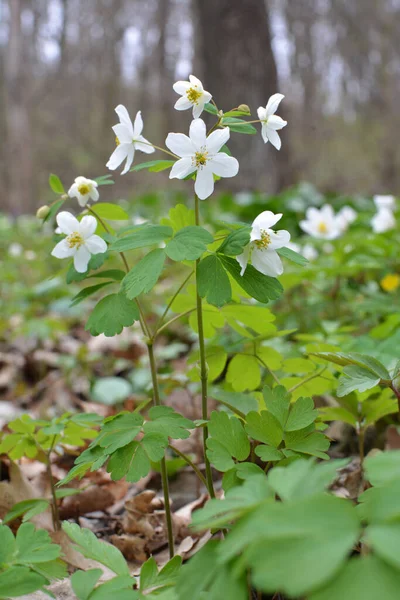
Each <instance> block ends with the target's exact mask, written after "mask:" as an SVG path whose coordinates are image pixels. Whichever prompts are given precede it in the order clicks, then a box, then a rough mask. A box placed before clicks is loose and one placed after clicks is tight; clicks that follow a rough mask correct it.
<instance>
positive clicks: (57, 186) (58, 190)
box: [49, 173, 65, 196]
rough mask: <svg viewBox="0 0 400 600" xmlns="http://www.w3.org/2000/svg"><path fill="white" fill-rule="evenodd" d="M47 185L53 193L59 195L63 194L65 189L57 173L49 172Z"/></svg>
mask: <svg viewBox="0 0 400 600" xmlns="http://www.w3.org/2000/svg"><path fill="white" fill-rule="evenodd" d="M49 186H50V187H51V189H52V190H53V192H54V193H55V194H58V195H59V196H61V194H65V189H64V186H63V184H62V183H61V180H60V178H59V177H58V176H57V175H54V173H51V175H50V177H49Z"/></svg>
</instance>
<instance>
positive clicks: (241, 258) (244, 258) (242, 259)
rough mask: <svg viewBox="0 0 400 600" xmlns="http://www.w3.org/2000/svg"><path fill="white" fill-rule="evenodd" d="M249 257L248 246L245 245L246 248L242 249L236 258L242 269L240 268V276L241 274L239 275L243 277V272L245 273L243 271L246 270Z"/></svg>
mask: <svg viewBox="0 0 400 600" xmlns="http://www.w3.org/2000/svg"><path fill="white" fill-rule="evenodd" d="M249 256H250V244H248V245H247V246H246V247H245V248H244V249H243V252H242V254H239V255H238V256H237V257H236V260H237V261H238V263H239V265H240V266H241V267H242V268H241V271H240V274H241V275H243V274H244V272H245V270H246V267H247V264H248V262H249Z"/></svg>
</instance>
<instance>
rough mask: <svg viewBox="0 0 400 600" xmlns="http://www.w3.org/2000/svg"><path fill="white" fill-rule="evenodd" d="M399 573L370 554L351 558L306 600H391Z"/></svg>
mask: <svg viewBox="0 0 400 600" xmlns="http://www.w3.org/2000/svg"><path fill="white" fill-rule="evenodd" d="M399 589H400V572H399V570H398V569H393V568H392V567H390V566H389V565H387V564H385V563H384V562H383V561H382V560H380V559H379V558H378V557H376V556H373V555H371V554H370V555H368V556H362V557H361V558H351V559H350V560H349V562H348V563H347V564H346V565H345V566H344V568H343V569H342V570H341V571H339V572H338V573H336V575H335V577H334V578H333V579H332V580H330V581H329V582H328V583H327V585H326V587H324V588H322V589H320V590H318V591H317V592H315V593H314V594H312V595H311V596H310V597H309V598H310V600H377V598H379V600H395V599H396V598H397V597H398V595H399Z"/></svg>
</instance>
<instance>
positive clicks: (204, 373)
mask: <svg viewBox="0 0 400 600" xmlns="http://www.w3.org/2000/svg"><path fill="white" fill-rule="evenodd" d="M194 199H195V215H196V225H200V211H199V198H198V196H197V194H195V196H194ZM199 262H200V259H197V260H196V269H197V265H198V264H199ZM196 310H197V327H198V330H199V352H200V380H201V416H202V419H203V420H204V421H208V406H207V404H208V402H207V401H208V397H207V396H208V394H207V388H208V369H207V361H206V349H205V342H204V325H203V304H202V299H201V297H200V295H199V291H198V285H197V277H196ZM207 438H208V427H207V425H205V426H204V427H203V450H204V463H205V467H206V479H207V488H208V493H209V494H210V496H211V498H215V492H214V484H213V479H212V472H211V465H210V461H209V460H208V457H207V453H206V450H207Z"/></svg>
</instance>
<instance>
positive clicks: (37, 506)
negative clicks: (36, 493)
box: [3, 498, 49, 523]
mask: <svg viewBox="0 0 400 600" xmlns="http://www.w3.org/2000/svg"><path fill="white" fill-rule="evenodd" d="M48 508H49V502H48V500H42V499H40V498H31V499H30V500H23V501H22V502H17V504H14V506H13V507H12V509H11V510H9V511H8V513H7V514H6V516H5V517H4V519H3V523H9V522H10V521H13V520H14V519H17V518H18V517H21V516H22V515H24V518H23V522H25V521H29V519H31V518H32V517H34V516H35V515H39V514H40V513H42V512H44V511H45V510H47V509H48Z"/></svg>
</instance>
